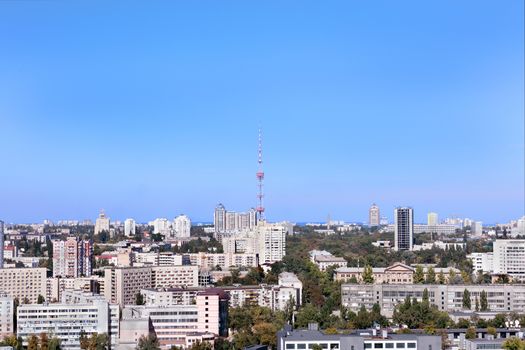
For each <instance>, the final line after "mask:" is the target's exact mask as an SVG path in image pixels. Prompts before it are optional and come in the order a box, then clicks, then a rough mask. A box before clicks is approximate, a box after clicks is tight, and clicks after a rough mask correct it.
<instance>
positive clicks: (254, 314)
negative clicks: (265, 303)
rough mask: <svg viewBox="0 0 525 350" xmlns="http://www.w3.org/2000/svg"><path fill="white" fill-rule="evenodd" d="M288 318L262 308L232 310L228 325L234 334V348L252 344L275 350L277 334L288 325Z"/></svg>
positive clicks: (251, 307)
mask: <svg viewBox="0 0 525 350" xmlns="http://www.w3.org/2000/svg"><path fill="white" fill-rule="evenodd" d="M286 317H287V316H286V314H285V312H282V311H272V310H271V309H269V308H266V307H260V306H247V307H246V306H245V307H236V308H230V310H229V313H228V325H229V327H230V329H231V330H232V332H233V346H234V347H235V348H236V349H241V348H243V347H245V346H248V345H252V344H265V345H269V346H271V347H272V348H275V346H276V344H277V339H276V333H277V331H279V330H280V329H281V328H282V327H283V326H284V324H285V323H286ZM226 345H227V344H225V343H224V344H222V346H226Z"/></svg>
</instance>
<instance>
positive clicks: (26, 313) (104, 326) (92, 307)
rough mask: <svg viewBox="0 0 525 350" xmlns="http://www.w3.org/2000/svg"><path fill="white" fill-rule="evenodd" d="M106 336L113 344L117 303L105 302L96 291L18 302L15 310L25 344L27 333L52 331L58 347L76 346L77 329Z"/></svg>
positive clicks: (117, 317) (34, 333)
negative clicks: (57, 300)
mask: <svg viewBox="0 0 525 350" xmlns="http://www.w3.org/2000/svg"><path fill="white" fill-rule="evenodd" d="M81 332H84V333H85V334H86V336H87V337H89V336H90V335H91V334H93V333H98V334H102V333H105V334H107V335H108V336H109V341H110V343H111V347H112V348H113V347H115V346H116V343H117V339H118V334H119V306H118V305H116V304H109V303H108V302H107V301H106V300H104V298H103V297H102V296H100V295H93V294H84V293H81V292H70V293H66V292H65V295H64V298H63V300H62V302H61V303H57V304H47V303H46V304H26V305H20V306H19V307H18V312H17V335H18V336H20V337H22V339H23V343H24V346H27V342H28V338H29V336H31V335H36V336H37V337H38V336H39V335H40V334H41V333H47V334H50V335H54V336H56V337H58V338H59V339H60V340H61V344H60V348H61V349H80V333H81Z"/></svg>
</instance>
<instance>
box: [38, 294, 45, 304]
mask: <svg viewBox="0 0 525 350" xmlns="http://www.w3.org/2000/svg"><path fill="white" fill-rule="evenodd" d="M44 301H46V299H45V298H44V296H43V295H41V294H38V299H37V301H36V302H37V303H38V304H43V303H44Z"/></svg>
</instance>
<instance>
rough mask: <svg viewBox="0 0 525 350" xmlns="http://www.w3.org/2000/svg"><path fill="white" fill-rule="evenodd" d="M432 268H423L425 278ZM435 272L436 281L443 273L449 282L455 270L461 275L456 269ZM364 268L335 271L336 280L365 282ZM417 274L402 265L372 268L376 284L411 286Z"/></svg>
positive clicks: (435, 268) (435, 270)
mask: <svg viewBox="0 0 525 350" xmlns="http://www.w3.org/2000/svg"><path fill="white" fill-rule="evenodd" d="M429 268H430V265H428V266H426V265H425V266H423V272H424V274H425V278H426V276H427V272H428V270H429ZM433 268H434V272H435V274H436V279H437V278H438V274H440V273H441V272H443V275H444V276H445V279H446V280H447V281H448V278H449V276H450V271H451V270H454V272H455V273H456V274H459V273H460V271H459V270H458V269H454V268H452V267H446V268H440V267H433ZM363 271H364V267H340V268H338V269H336V270H335V275H334V278H335V280H336V281H342V282H350V280H352V279H353V278H355V279H356V280H357V282H358V283H362V282H363V277H362V274H363ZM415 272H416V268H415V267H413V266H408V265H405V264H402V263H399V262H398V263H395V264H393V265H391V266H388V267H373V268H372V274H373V277H374V284H386V283H388V284H411V283H413V280H414V273H415Z"/></svg>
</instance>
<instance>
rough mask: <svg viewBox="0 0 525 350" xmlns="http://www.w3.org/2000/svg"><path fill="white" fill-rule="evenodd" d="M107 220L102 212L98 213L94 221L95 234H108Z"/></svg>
mask: <svg viewBox="0 0 525 350" xmlns="http://www.w3.org/2000/svg"><path fill="white" fill-rule="evenodd" d="M109 224H110V222H109V218H108V217H107V216H106V213H105V212H104V210H101V211H100V214H99V215H98V218H97V220H96V221H95V234H96V235H97V234H99V233H100V232H102V231H106V232H107V233H108V234H109Z"/></svg>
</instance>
